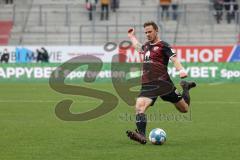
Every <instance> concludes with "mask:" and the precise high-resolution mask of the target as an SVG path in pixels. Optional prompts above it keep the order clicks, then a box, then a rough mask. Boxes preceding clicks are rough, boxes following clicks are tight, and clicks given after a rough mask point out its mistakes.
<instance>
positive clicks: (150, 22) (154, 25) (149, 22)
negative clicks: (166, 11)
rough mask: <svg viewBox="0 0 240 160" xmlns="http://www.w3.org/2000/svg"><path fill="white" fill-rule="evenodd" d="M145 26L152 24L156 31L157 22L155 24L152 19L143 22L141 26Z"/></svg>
mask: <svg viewBox="0 0 240 160" xmlns="http://www.w3.org/2000/svg"><path fill="white" fill-rule="evenodd" d="M147 26H153V28H154V29H155V30H156V31H158V26H157V24H156V23H155V22H153V21H148V22H145V23H144V24H143V27H144V28H145V27H147Z"/></svg>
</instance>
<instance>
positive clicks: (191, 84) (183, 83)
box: [180, 81, 197, 90]
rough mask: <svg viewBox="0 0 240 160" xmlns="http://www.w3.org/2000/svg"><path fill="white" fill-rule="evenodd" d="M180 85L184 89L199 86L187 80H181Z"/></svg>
mask: <svg viewBox="0 0 240 160" xmlns="http://www.w3.org/2000/svg"><path fill="white" fill-rule="evenodd" d="M180 85H181V87H182V88H183V90H190V89H191V88H194V87H196V86H197V84H196V83H195V82H187V81H181V82H180Z"/></svg>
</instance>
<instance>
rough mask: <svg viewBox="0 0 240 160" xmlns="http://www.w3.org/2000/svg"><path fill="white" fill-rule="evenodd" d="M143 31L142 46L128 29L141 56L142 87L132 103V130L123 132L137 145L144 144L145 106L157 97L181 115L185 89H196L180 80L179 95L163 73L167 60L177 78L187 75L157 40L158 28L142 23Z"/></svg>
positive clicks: (186, 105)
mask: <svg viewBox="0 0 240 160" xmlns="http://www.w3.org/2000/svg"><path fill="white" fill-rule="evenodd" d="M144 32H145V35H146V38H147V42H146V43H145V44H144V45H142V44H141V43H140V42H139V41H138V40H137V38H136V37H135V31H134V29H133V28H130V29H129V30H128V37H129V38H130V40H131V42H132V44H133V47H134V48H135V49H136V50H137V51H138V52H139V53H141V54H143V55H144V62H143V66H142V72H143V73H142V82H141V83H142V84H141V85H142V87H141V92H140V94H139V96H138V98H137V100H136V104H135V111H136V126H137V129H136V131H129V130H128V131H127V136H128V137H129V138H130V139H131V140H134V141H137V142H139V143H141V144H146V143H147V140H146V136H145V134H146V125H147V117H146V115H145V111H146V110H147V109H148V108H149V106H152V105H154V102H155V101H156V99H157V97H158V96H160V97H161V98H162V99H163V100H164V101H168V102H171V103H172V104H174V105H175V107H176V108H177V109H178V110H179V111H180V112H182V113H186V112H188V108H189V105H190V95H189V90H190V89H191V88H193V87H195V86H196V83H195V82H187V81H181V82H180V85H181V87H182V89H183V92H182V93H181V94H180V93H179V92H178V91H177V89H176V87H175V86H174V84H173V82H172V81H171V79H170V76H169V74H168V72H167V66H168V61H169V59H170V60H171V61H172V62H173V64H174V67H175V68H176V69H177V71H179V76H180V78H186V77H187V72H186V71H185V69H184V67H183V66H182V64H181V63H180V62H179V60H178V59H177V57H176V54H175V53H174V51H173V50H172V48H171V47H170V45H169V44H168V43H166V42H164V41H162V40H160V38H159V35H158V26H157V25H156V23H154V22H153V21H149V22H146V23H144Z"/></svg>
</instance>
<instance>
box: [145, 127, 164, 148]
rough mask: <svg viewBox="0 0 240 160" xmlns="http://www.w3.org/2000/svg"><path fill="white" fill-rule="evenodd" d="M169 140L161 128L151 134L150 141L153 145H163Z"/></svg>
mask: <svg viewBox="0 0 240 160" xmlns="http://www.w3.org/2000/svg"><path fill="white" fill-rule="evenodd" d="M166 140H167V134H166V132H165V131H164V130H163V129H161V128H155V129H153V130H152V131H151V132H150V133H149V141H150V142H152V144H156V145H162V144H163V143H165V142H166Z"/></svg>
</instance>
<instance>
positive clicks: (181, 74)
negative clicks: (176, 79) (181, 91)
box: [179, 69, 188, 78]
mask: <svg viewBox="0 0 240 160" xmlns="http://www.w3.org/2000/svg"><path fill="white" fill-rule="evenodd" d="M179 76H180V78H186V77H187V76H188V75H187V72H186V71H185V70H184V69H182V70H180V71H179Z"/></svg>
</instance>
